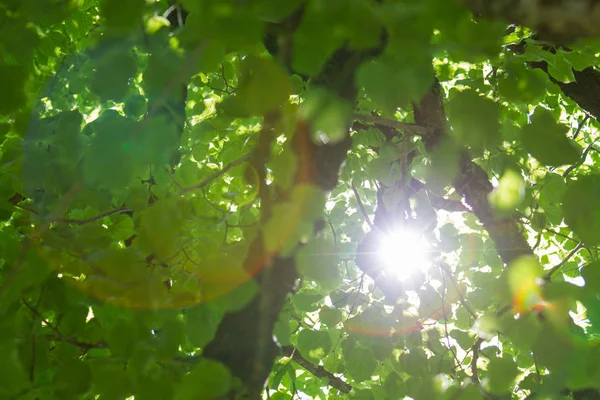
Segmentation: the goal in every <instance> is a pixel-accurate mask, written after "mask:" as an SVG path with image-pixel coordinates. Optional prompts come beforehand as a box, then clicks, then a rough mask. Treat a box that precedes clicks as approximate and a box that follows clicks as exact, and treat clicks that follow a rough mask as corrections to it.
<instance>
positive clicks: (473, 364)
mask: <svg viewBox="0 0 600 400" xmlns="http://www.w3.org/2000/svg"><path fill="white" fill-rule="evenodd" d="M482 343H483V338H480V337H479V338H477V340H476V341H475V344H474V345H473V347H472V348H471V351H473V358H472V359H471V379H473V381H475V382H477V383H479V371H478V370H477V360H478V359H479V348H480V347H481V344H482Z"/></svg>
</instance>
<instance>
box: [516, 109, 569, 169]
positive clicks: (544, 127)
mask: <svg viewBox="0 0 600 400" xmlns="http://www.w3.org/2000/svg"><path fill="white" fill-rule="evenodd" d="M567 131H568V128H567V127H566V126H564V125H562V124H559V123H557V122H556V120H555V119H554V116H553V115H552V113H551V112H550V111H548V110H546V109H544V108H542V107H537V108H536V110H535V112H534V114H533V115H532V116H531V123H530V124H528V125H525V126H524V127H523V128H522V129H521V135H522V138H523V139H522V140H523V147H524V148H525V150H527V151H528V152H529V154H531V155H532V156H533V157H535V158H536V159H537V160H538V161H539V162H540V163H541V164H544V165H548V166H555V167H559V166H561V165H565V164H574V163H576V162H577V161H578V160H579V157H580V155H581V149H580V148H579V146H577V145H576V144H575V143H574V142H572V141H570V140H569V139H568V138H567V136H566V133H567Z"/></svg>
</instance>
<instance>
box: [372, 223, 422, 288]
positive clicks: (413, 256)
mask: <svg viewBox="0 0 600 400" xmlns="http://www.w3.org/2000/svg"><path fill="white" fill-rule="evenodd" d="M379 257H380V258H381V261H382V262H383V263H384V265H385V268H386V269H387V270H388V271H391V272H392V273H393V274H394V275H395V276H397V277H398V279H400V280H405V279H407V278H409V277H410V276H411V275H413V274H414V273H415V272H418V271H421V272H425V271H426V270H427V269H428V268H429V266H430V265H431V261H430V260H429V249H428V246H427V243H426V242H425V241H424V240H423V238H422V237H421V236H420V235H418V234H417V233H415V232H410V231H396V232H392V233H391V234H388V235H386V236H385V237H383V238H382V240H381V243H380V245H379Z"/></svg>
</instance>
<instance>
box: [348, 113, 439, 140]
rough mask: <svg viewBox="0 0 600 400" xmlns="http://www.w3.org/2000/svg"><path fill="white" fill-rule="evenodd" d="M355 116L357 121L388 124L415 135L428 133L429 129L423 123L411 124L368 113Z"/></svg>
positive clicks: (390, 126)
mask: <svg viewBox="0 0 600 400" xmlns="http://www.w3.org/2000/svg"><path fill="white" fill-rule="evenodd" d="M354 118H355V119H356V120H357V121H362V122H370V123H373V124H377V125H381V126H386V127H388V128H393V129H398V130H400V131H402V132H404V133H407V134H409V135H415V136H425V135H427V129H425V128H424V127H422V126H421V125H417V124H409V123H406V122H400V121H394V120H392V119H387V118H383V117H378V116H375V115H366V114H354Z"/></svg>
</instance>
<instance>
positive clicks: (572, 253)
mask: <svg viewBox="0 0 600 400" xmlns="http://www.w3.org/2000/svg"><path fill="white" fill-rule="evenodd" d="M582 247H583V242H580V243H579V244H578V245H577V246H575V248H574V249H573V250H571V252H570V253H569V254H567V256H566V257H565V258H564V259H563V260H562V261H561V262H559V263H558V264H556V265H555V266H554V267H552V269H551V270H550V271H548V273H547V274H546V276H544V279H545V280H546V281H549V280H550V279H551V278H552V275H554V273H555V272H556V271H558V270H559V269H560V268H561V267H562V266H563V265H565V264H566V263H567V262H568V261H569V260H570V259H571V257H573V256H574V255H575V253H577V252H578V251H579V249H581V248H582Z"/></svg>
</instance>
